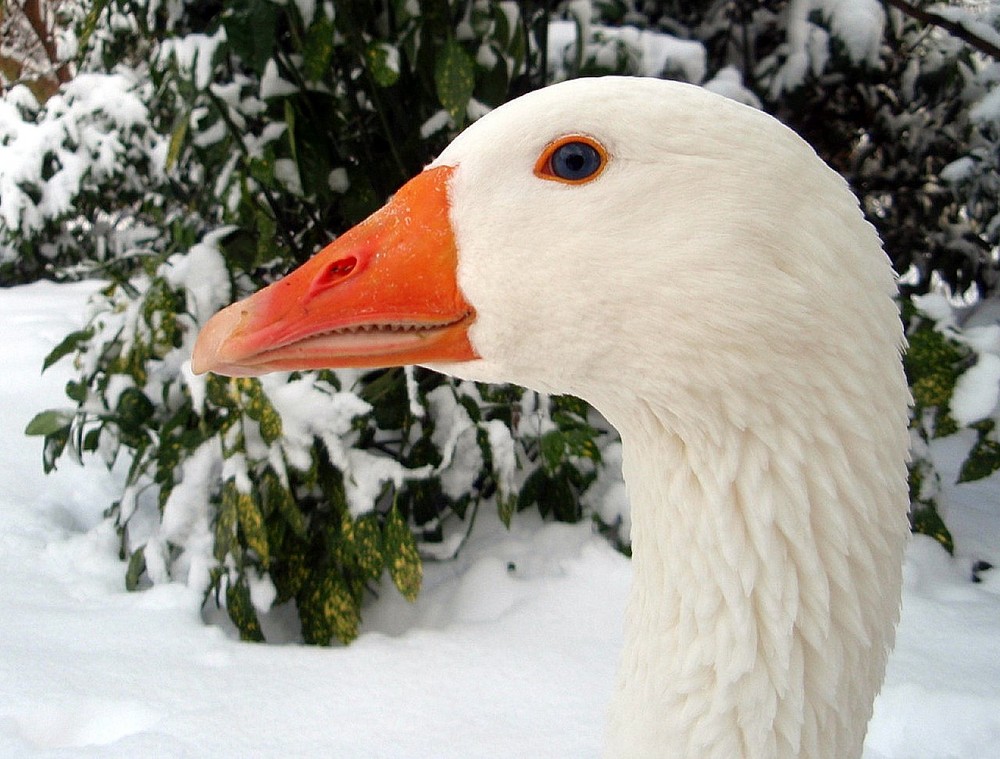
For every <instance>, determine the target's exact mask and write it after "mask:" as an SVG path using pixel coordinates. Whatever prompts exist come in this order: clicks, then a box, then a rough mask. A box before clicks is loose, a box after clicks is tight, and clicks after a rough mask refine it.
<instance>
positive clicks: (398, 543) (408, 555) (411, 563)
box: [385, 504, 424, 601]
mask: <svg viewBox="0 0 1000 759" xmlns="http://www.w3.org/2000/svg"><path fill="white" fill-rule="evenodd" d="M385 553H386V557H387V559H388V563H389V574H390V576H391V577H392V581H393V583H395V585H396V587H397V588H398V589H399V592H400V593H402V594H403V598H405V599H406V600H408V601H415V600H416V598H417V595H418V594H419V593H420V583H421V581H422V580H423V573H424V570H423V565H422V564H421V561H420V554H419V553H418V552H417V544H416V541H414V539H413V533H412V532H410V528H409V526H408V525H407V524H406V522H404V521H403V517H402V516H401V515H400V513H399V509H397V508H396V506H395V504H393V507H392V508H391V509H390V510H389V514H388V517H387V519H386V524H385Z"/></svg>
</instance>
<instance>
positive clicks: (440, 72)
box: [434, 39, 476, 124]
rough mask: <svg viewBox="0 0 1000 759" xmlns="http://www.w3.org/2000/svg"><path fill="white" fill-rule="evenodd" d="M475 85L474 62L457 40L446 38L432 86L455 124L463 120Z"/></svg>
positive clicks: (435, 69)
mask: <svg viewBox="0 0 1000 759" xmlns="http://www.w3.org/2000/svg"><path fill="white" fill-rule="evenodd" d="M475 85H476V69H475V63H474V62H473V60H472V58H471V57H470V56H469V54H468V53H466V52H465V48H463V47H462V45H461V44H460V43H459V42H458V41H457V40H455V39H450V40H448V41H447V42H446V43H445V45H444V48H442V50H441V55H440V56H439V57H438V60H437V65H436V66H435V68H434V86H435V88H436V90H437V96H438V100H439V101H440V102H441V105H442V106H444V109H445V110H446V111H448V115H449V116H451V118H452V120H453V121H454V122H455V123H456V124H462V123H463V122H464V121H465V109H466V107H468V105H469V100H471V99H472V91H473V89H474V88H475Z"/></svg>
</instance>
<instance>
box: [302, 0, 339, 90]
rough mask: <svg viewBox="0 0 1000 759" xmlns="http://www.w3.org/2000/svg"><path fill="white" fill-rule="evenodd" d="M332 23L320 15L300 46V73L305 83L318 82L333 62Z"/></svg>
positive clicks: (333, 31)
mask: <svg viewBox="0 0 1000 759" xmlns="http://www.w3.org/2000/svg"><path fill="white" fill-rule="evenodd" d="M334 33H335V30H334V27H333V22H332V21H331V20H330V19H329V18H327V16H326V14H325V13H320V14H319V15H318V17H317V18H315V19H314V20H313V22H312V24H310V26H309V30H308V31H307V32H306V37H305V40H304V42H303V45H302V73H303V75H304V77H305V79H306V81H311V82H315V81H319V80H321V79H322V78H323V76H324V74H326V72H327V71H328V70H329V68H330V61H331V60H333V50H334V46H333V41H334Z"/></svg>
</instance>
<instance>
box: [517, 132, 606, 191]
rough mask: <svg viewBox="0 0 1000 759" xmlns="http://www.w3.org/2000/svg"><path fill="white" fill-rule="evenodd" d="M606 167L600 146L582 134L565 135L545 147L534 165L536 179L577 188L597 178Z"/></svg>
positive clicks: (602, 148)
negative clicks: (576, 186)
mask: <svg viewBox="0 0 1000 759" xmlns="http://www.w3.org/2000/svg"><path fill="white" fill-rule="evenodd" d="M567 153H569V154H570V155H569V156H568V158H567V157H566V156H565V154H567ZM607 165H608V151H607V150H606V149H605V148H604V146H603V145H602V144H601V143H599V142H598V141H597V140H595V139H594V138H593V137H588V136H587V135H585V134H567V135H565V136H563V137H560V138H559V139H557V140H553V141H552V142H550V143H549V144H548V145H546V146H545V150H543V151H542V154H541V155H540V156H538V160H537V161H536V162H535V176H536V177H539V178H540V179H549V180H552V181H555V182H562V183H563V184H569V185H580V184H586V183H587V182H592V181H594V180H595V179H597V178H598V177H599V176H600V175H601V174H602V173H604V169H605V168H607Z"/></svg>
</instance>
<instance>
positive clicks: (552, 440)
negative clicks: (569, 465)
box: [538, 430, 566, 474]
mask: <svg viewBox="0 0 1000 759" xmlns="http://www.w3.org/2000/svg"><path fill="white" fill-rule="evenodd" d="M538 444H539V447H540V449H541V452H542V465H543V466H544V467H545V470H546V471H547V472H548V473H549V474H552V473H553V472H555V471H556V469H558V468H559V464H560V462H561V461H562V460H563V456H564V454H565V452H566V434H565V433H564V432H563V431H562V430H551V431H550V432H546V433H545V434H544V435H542V438H541V440H539V441H538Z"/></svg>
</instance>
